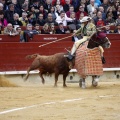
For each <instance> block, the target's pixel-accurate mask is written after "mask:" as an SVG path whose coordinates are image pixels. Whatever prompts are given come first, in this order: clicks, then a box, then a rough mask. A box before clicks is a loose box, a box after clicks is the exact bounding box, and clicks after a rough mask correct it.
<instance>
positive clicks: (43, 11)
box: [37, 5, 48, 20]
mask: <svg viewBox="0 0 120 120" xmlns="http://www.w3.org/2000/svg"><path fill="white" fill-rule="evenodd" d="M40 13H41V14H43V19H44V20H45V19H46V18H47V14H48V12H47V11H46V10H45V9H44V6H43V5H40V7H39V13H38V15H39V14H40ZM38 15H37V16H38Z"/></svg>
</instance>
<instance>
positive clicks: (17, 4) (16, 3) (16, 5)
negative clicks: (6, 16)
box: [12, 0, 21, 15]
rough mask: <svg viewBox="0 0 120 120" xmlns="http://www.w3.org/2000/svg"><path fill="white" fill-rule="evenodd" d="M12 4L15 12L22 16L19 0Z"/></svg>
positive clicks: (13, 1) (13, 0)
mask: <svg viewBox="0 0 120 120" xmlns="http://www.w3.org/2000/svg"><path fill="white" fill-rule="evenodd" d="M12 4H14V12H15V13H17V14H19V15H21V6H20V4H19V3H18V0H12Z"/></svg>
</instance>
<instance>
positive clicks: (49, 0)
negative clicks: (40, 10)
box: [44, 0, 52, 13]
mask: <svg viewBox="0 0 120 120" xmlns="http://www.w3.org/2000/svg"><path fill="white" fill-rule="evenodd" d="M51 6H52V2H51V0H46V3H45V5H44V9H45V10H47V12H48V13H49V12H50V8H51Z"/></svg>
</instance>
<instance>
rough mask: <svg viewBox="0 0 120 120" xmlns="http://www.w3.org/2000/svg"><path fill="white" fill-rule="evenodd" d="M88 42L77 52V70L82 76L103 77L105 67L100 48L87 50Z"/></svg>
mask: <svg viewBox="0 0 120 120" xmlns="http://www.w3.org/2000/svg"><path fill="white" fill-rule="evenodd" d="M87 45H88V42H85V43H84V44H83V45H80V46H79V48H78V49H77V51H76V57H75V68H76V69H77V72H78V74H79V75H80V76H87V75H102V74H103V65H102V61H101V56H100V49H99V48H98V47H96V48H93V49H88V48H87Z"/></svg>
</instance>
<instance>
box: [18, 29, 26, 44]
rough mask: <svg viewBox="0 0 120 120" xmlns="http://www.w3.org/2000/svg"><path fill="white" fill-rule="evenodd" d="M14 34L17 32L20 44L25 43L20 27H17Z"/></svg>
mask: <svg viewBox="0 0 120 120" xmlns="http://www.w3.org/2000/svg"><path fill="white" fill-rule="evenodd" d="M16 32H17V35H19V36H20V42H25V40H24V37H23V31H22V29H21V27H17V28H16Z"/></svg>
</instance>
